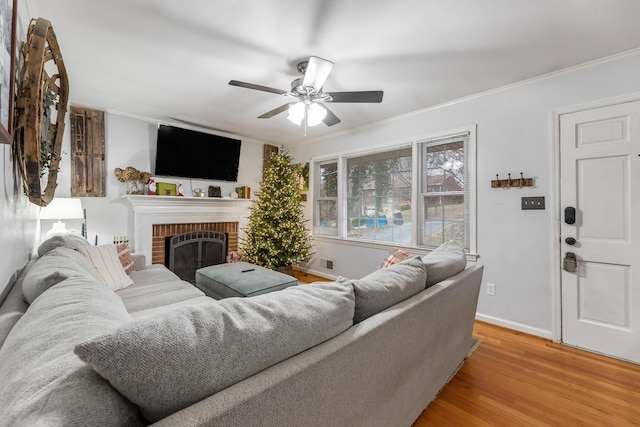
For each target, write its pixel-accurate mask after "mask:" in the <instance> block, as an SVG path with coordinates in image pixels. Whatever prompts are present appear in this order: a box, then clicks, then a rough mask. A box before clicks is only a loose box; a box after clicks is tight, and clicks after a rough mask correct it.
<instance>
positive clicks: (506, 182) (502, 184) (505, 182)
mask: <svg viewBox="0 0 640 427" xmlns="http://www.w3.org/2000/svg"><path fill="white" fill-rule="evenodd" d="M507 176H508V177H509V178H507V179H500V178H499V177H498V174H496V179H493V180H491V188H517V187H533V178H525V177H524V176H523V174H522V172H520V178H516V179H511V174H510V173H509V174H507Z"/></svg>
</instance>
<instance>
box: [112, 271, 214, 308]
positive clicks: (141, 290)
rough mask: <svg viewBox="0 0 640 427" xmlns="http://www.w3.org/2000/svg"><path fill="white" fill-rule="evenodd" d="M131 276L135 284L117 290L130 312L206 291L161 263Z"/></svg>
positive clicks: (197, 295)
mask: <svg viewBox="0 0 640 427" xmlns="http://www.w3.org/2000/svg"><path fill="white" fill-rule="evenodd" d="M129 277H130V278H131V279H132V280H133V282H134V283H133V285H131V286H129V287H127V288H125V289H120V290H119V291H117V292H116V293H117V294H118V296H119V297H120V298H121V299H122V301H123V302H124V306H125V307H126V308H127V311H128V312H129V313H133V312H138V311H141V310H148V309H152V308H156V307H162V306H166V305H170V304H174V303H176V302H180V301H185V300H190V299H193V298H199V297H204V292H202V291H201V290H200V289H198V288H196V287H195V286H193V285H192V284H191V283H189V282H185V281H184V280H180V278H179V277H178V276H176V275H175V274H174V273H173V272H172V271H171V270H169V269H168V268H167V267H165V266H164V265H161V264H154V265H150V266H148V267H147V268H145V269H144V270H142V271H134V272H133V273H131V274H130V275H129Z"/></svg>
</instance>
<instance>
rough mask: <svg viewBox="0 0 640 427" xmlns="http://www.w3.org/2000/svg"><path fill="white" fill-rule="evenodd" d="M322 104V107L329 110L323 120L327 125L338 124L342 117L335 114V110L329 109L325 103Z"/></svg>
mask: <svg viewBox="0 0 640 427" xmlns="http://www.w3.org/2000/svg"><path fill="white" fill-rule="evenodd" d="M320 105H321V106H322V108H324V109H325V110H327V115H326V116H324V119H322V121H323V122H324V124H325V125H327V126H333V125H337V124H338V123H340V119H339V118H338V116H336V115H335V114H333V112H332V111H331V110H329V109H328V108H327V106H326V105H324V104H320Z"/></svg>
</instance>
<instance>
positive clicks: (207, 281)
mask: <svg viewBox="0 0 640 427" xmlns="http://www.w3.org/2000/svg"><path fill="white" fill-rule="evenodd" d="M297 284H298V280H297V279H296V278H295V277H292V276H289V275H287V274H283V273H278V272H277V271H273V270H269V269H268V268H264V267H260V266H258V265H253V264H249V263H248V262H231V263H227V264H216V265H211V266H209V267H204V268H200V269H198V270H196V286H197V287H198V288H199V289H200V290H202V292H204V293H205V294H207V296H210V297H211V298H215V299H223V298H230V297H252V296H254V295H260V294H266V293H268V292H273V291H279V290H280V289H284V288H288V287H289V286H295V285H297Z"/></svg>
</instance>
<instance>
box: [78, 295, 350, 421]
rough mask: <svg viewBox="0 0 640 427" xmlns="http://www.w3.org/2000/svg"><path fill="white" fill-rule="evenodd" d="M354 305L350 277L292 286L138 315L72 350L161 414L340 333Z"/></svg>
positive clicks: (148, 411) (145, 409)
mask: <svg viewBox="0 0 640 427" xmlns="http://www.w3.org/2000/svg"><path fill="white" fill-rule="evenodd" d="M353 312H354V296H353V288H352V286H351V284H350V283H323V284H319V285H307V286H292V287H290V288H287V289H284V290H282V291H278V292H272V293H269V294H264V295H258V296H255V297H253V298H229V299H225V300H221V301H217V302H216V301H213V300H212V303H211V304H198V305H196V306H191V307H180V308H176V309H174V310H171V311H167V312H166V315H162V316H153V317H147V318H144V319H137V320H134V321H133V322H131V323H128V324H127V325H124V326H122V327H121V328H119V329H118V330H116V331H115V332H112V333H110V334H107V335H104V336H102V337H97V338H94V339H91V340H88V341H87V342H84V343H82V344H79V345H77V346H76V349H75V351H76V354H77V355H78V356H79V357H80V358H81V359H82V360H84V361H85V362H87V363H89V364H90V365H91V366H93V367H94V369H95V370H96V371H97V372H99V373H100V375H102V376H103V377H104V378H106V379H107V380H108V381H109V382H110V383H111V384H112V385H113V386H114V387H115V388H116V389H118V390H119V391H120V392H121V393H122V394H124V395H125V396H127V397H128V398H129V400H131V401H132V402H134V403H136V404H137V405H138V406H139V407H140V409H141V410H142V413H143V414H144V415H145V417H146V418H147V419H148V420H149V421H156V420H158V419H161V418H164V417H165V416H167V415H169V414H171V413H173V412H176V411H178V410H180V409H182V408H185V407H187V406H189V405H191V404H193V403H195V402H198V401H200V400H202V399H204V398H205V397H207V396H209V395H212V394H214V393H216V392H217V391H219V390H222V389H223V388H226V387H228V386H230V385H232V384H234V383H236V382H238V381H240V380H242V379H244V378H247V377H249V376H251V375H253V374H255V373H257V372H259V371H261V370H263V369H265V368H267V367H269V366H271V365H273V364H275V363H277V362H279V361H281V360H284V359H286V358H288V357H291V356H293V355H295V354H297V353H300V352H302V351H304V350H306V349H307V348H309V347H312V346H314V345H317V344H319V343H321V342H323V341H326V340H327V339H329V338H331V337H333V336H335V335H338V334H339V333H341V332H343V331H344V330H346V329H348V328H349V327H350V326H351V325H352V323H353Z"/></svg>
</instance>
